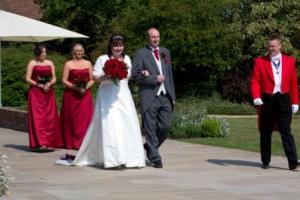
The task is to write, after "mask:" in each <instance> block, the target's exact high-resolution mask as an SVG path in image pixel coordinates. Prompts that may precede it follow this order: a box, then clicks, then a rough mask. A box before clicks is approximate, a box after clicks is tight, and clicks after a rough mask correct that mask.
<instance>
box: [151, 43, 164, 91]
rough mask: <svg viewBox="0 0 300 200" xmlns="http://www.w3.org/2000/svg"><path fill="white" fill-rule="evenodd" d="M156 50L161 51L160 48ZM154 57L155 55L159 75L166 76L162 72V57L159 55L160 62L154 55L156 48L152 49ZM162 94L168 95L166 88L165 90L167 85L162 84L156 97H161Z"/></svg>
mask: <svg viewBox="0 0 300 200" xmlns="http://www.w3.org/2000/svg"><path fill="white" fill-rule="evenodd" d="M156 48H157V50H158V51H159V48H158V47H156ZM152 55H153V58H154V60H155V62H156V64H157V67H158V71H159V74H160V75H164V74H163V71H162V66H161V58H160V55H159V54H158V57H159V60H157V59H156V58H155V55H154V48H152ZM161 92H163V93H164V94H166V93H167V91H166V88H165V84H164V83H161V84H160V87H159V89H158V91H157V94H156V95H157V96H159V95H160V93H161Z"/></svg>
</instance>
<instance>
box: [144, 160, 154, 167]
mask: <svg viewBox="0 0 300 200" xmlns="http://www.w3.org/2000/svg"><path fill="white" fill-rule="evenodd" d="M145 163H146V166H147V167H153V165H154V164H153V163H152V162H150V161H149V160H146V161H145Z"/></svg>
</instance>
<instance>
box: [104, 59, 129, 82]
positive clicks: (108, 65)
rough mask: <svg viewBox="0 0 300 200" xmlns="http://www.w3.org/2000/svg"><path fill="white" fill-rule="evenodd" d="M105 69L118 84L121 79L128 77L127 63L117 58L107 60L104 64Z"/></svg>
mask: <svg viewBox="0 0 300 200" xmlns="http://www.w3.org/2000/svg"><path fill="white" fill-rule="evenodd" d="M103 71H104V73H105V74H106V75H107V76H108V77H109V78H111V79H112V81H113V82H114V83H115V84H116V85H118V83H119V82H120V80H122V79H123V78H126V77H127V74H128V71H127V67H126V64H125V63H124V62H122V61H119V60H117V59H109V60H107V61H106V62H105V64H104V68H103Z"/></svg>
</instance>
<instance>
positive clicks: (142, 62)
mask: <svg viewBox="0 0 300 200" xmlns="http://www.w3.org/2000/svg"><path fill="white" fill-rule="evenodd" d="M159 53H160V59H161V66H162V71H163V74H164V75H165V77H166V80H165V82H164V84H165V88H166V90H167V92H168V94H169V95H170V97H171V99H172V101H175V87H174V80H173V73H172V66H171V55H170V51H169V50H168V49H166V48H163V47H159ZM154 59H155V58H154V57H153V54H152V50H151V48H150V47H149V46H146V47H144V48H141V49H139V50H137V52H136V53H135V56H134V59H133V64H132V78H133V79H134V80H135V81H136V82H137V83H138V85H139V93H140V97H141V112H142V113H144V112H145V111H146V110H147V109H148V107H149V106H150V104H151V103H152V101H153V100H154V98H155V96H156V95H157V92H158V89H159V86H160V83H158V82H157V81H156V80H157V76H158V75H159V69H158V66H157V64H156V62H155V60H154ZM143 70H147V71H148V72H149V73H150V75H149V76H147V77H145V76H144V75H143V74H142V71H143ZM172 103H173V102H172Z"/></svg>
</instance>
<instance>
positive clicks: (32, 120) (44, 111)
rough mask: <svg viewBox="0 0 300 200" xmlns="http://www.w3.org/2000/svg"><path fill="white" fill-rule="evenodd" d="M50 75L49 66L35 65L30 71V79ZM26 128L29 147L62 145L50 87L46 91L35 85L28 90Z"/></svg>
mask: <svg viewBox="0 0 300 200" xmlns="http://www.w3.org/2000/svg"><path fill="white" fill-rule="evenodd" d="M46 76H49V77H50V76H51V67H50V66H40V65H36V66H34V68H33V71H32V79H33V80H35V81H38V79H39V77H46ZM27 109H28V129H29V145H30V148H39V147H41V146H47V147H52V148H58V147H62V146H63V139H62V135H61V130H60V124H59V118H58V111H57V105H56V101H55V94H54V91H53V89H52V88H50V89H49V91H48V92H45V91H44V90H43V89H41V88H39V87H35V86H31V87H30V88H29V91H28V104H27Z"/></svg>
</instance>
